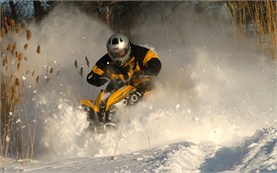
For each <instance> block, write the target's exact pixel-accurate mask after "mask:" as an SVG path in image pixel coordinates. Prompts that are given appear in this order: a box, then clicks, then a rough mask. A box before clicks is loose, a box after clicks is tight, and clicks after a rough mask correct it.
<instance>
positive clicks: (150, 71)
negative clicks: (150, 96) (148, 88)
mask: <svg viewBox="0 0 277 173" xmlns="http://www.w3.org/2000/svg"><path fill="white" fill-rule="evenodd" d="M161 67H162V64H161V61H160V60H159V59H158V58H152V59H150V60H149V61H148V62H147V63H146V64H145V67H144V68H143V74H144V75H149V76H157V75H158V74H159V73H160V71H161Z"/></svg>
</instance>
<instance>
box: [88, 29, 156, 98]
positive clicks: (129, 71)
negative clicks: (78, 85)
mask: <svg viewBox="0 0 277 173" xmlns="http://www.w3.org/2000/svg"><path fill="white" fill-rule="evenodd" d="M106 46H107V51H108V53H106V54H105V55H104V56H103V57H102V58H100V59H99V60H98V61H97V62H96V64H95V65H94V67H93V68H92V71H91V72H90V73H89V74H88V75H87V81H88V83H90V84H91V85H94V86H97V87H99V86H102V85H104V84H105V83H106V82H110V83H109V84H108V86H107V90H108V91H109V92H112V91H113V90H116V89H118V88H120V87H122V86H124V85H127V84H132V79H133V78H134V77H140V76H153V77H155V76H157V75H158V74H159V72H160V70H161V62H160V60H159V59H158V55H157V54H156V53H155V52H153V51H152V50H150V49H148V48H145V47H141V46H138V45H135V44H133V43H132V42H130V41H129V39H128V38H127V37H126V36H125V35H123V34H115V35H112V36H111V37H110V38H109V39H108V41H107V45H106ZM153 86H154V84H153V80H150V81H147V82H143V83H141V84H140V85H138V86H137V87H136V88H137V92H138V95H139V96H143V94H144V93H145V92H146V91H150V90H152V89H153Z"/></svg>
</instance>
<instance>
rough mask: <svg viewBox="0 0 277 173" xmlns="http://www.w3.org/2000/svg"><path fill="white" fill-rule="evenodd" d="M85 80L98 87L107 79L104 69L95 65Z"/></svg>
mask: <svg viewBox="0 0 277 173" xmlns="http://www.w3.org/2000/svg"><path fill="white" fill-rule="evenodd" d="M87 81H88V83H90V84H91V85H94V86H97V87H99V86H102V85H104V84H105V83H106V82H107V81H108V79H107V78H106V77H105V76H104V71H103V70H102V69H100V68H99V67H98V66H97V65H95V66H94V67H93V68H92V70H91V72H90V73H89V74H88V75H87Z"/></svg>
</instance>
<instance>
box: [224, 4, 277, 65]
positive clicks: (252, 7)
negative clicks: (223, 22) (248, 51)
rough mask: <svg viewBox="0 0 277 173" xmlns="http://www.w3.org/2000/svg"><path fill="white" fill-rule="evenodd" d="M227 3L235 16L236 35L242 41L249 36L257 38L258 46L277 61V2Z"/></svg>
mask: <svg viewBox="0 0 277 173" xmlns="http://www.w3.org/2000/svg"><path fill="white" fill-rule="evenodd" d="M227 5H228V7H229V9H230V11H231V14H232V17H233V28H234V29H233V31H234V34H235V37H237V38H238V39H240V40H241V41H242V42H244V41H245V40H246V39H245V38H247V37H249V36H251V37H253V38H255V44H256V47H257V48H260V49H262V50H263V51H264V52H265V53H266V54H267V55H269V56H270V57H272V58H273V59H274V60H275V61H276V60H277V45H276V39H277V37H276V34H277V29H276V25H277V23H276V22H277V21H276V19H277V18H276V15H277V6H276V2H275V1H272V0H264V1H228V2H227ZM235 28H238V29H235Z"/></svg>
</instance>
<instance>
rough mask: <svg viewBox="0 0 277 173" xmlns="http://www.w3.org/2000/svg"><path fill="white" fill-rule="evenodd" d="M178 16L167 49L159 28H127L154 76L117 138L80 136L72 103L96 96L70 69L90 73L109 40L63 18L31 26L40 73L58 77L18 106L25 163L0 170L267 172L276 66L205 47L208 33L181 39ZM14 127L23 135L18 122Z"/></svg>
mask: <svg viewBox="0 0 277 173" xmlns="http://www.w3.org/2000/svg"><path fill="white" fill-rule="evenodd" d="M178 8H180V9H178ZM178 8H177V9H176V11H174V12H172V13H173V14H172V15H168V16H167V20H168V23H167V24H168V25H167V32H168V33H171V34H172V37H171V39H172V40H170V39H166V38H165V34H164V33H165V31H164V28H163V27H158V28H157V27H156V25H159V26H161V24H160V23H158V22H159V20H156V19H155V18H154V19H149V21H146V22H153V21H155V22H157V23H155V24H154V25H153V28H152V25H148V24H147V23H145V24H144V25H141V26H137V27H134V29H133V33H132V34H133V35H132V36H133V38H134V39H135V40H137V41H138V42H141V43H145V44H149V45H151V46H152V45H153V46H154V47H155V50H156V51H157V52H158V54H159V56H160V59H161V61H162V63H163V69H162V71H161V74H160V76H159V82H157V89H156V90H155V91H154V92H153V93H151V94H150V95H149V97H145V99H144V100H143V102H141V103H139V104H138V105H137V106H135V107H130V108H127V109H122V110H120V111H121V112H119V114H120V115H121V116H120V118H121V120H122V124H120V128H121V127H122V132H121V133H120V128H119V129H118V130H114V131H109V132H108V133H106V134H94V133H92V132H91V131H88V130H87V127H88V122H87V121H86V115H85V113H84V112H82V111H81V110H80V109H79V107H80V105H79V103H78V100H79V99H80V98H87V99H92V98H95V97H96V95H97V94H98V93H99V91H100V88H96V87H92V86H90V85H89V84H87V83H86V81H85V78H84V77H81V76H80V75H79V73H78V71H76V70H75V67H74V62H75V60H76V59H78V64H79V66H80V67H81V66H83V67H84V74H87V73H88V71H89V70H91V67H89V68H85V67H86V66H85V65H83V64H85V58H84V57H85V56H88V59H89V60H90V61H91V62H90V64H94V63H95V62H96V61H97V60H98V58H99V57H101V56H102V55H103V52H105V51H106V50H105V47H104V46H103V45H105V41H106V39H105V38H108V37H109V36H110V34H111V33H112V31H111V30H110V29H108V28H107V26H105V25H104V24H101V23H100V22H99V21H97V20H94V19H92V18H90V17H87V16H85V15H84V14H82V13H81V12H78V11H75V10H73V12H74V13H72V14H74V15H72V14H71V13H70V12H68V9H65V11H64V10H62V9H59V10H54V11H53V12H52V13H51V14H50V16H49V18H47V19H46V20H44V21H43V22H42V24H41V25H40V26H30V29H31V30H32V38H36V40H35V42H36V43H39V44H40V45H41V47H42V52H41V55H40V56H41V57H40V58H41V59H43V57H48V58H49V59H47V62H49V63H50V64H48V65H49V66H51V67H52V66H53V68H54V69H55V70H56V71H58V72H59V74H57V75H56V78H55V77H54V76H52V78H51V80H50V81H49V82H48V83H46V82H45V81H41V82H40V86H39V87H30V88H29V89H30V90H28V93H29V95H28V96H27V97H25V103H26V108H25V107H23V106H22V109H24V112H28V115H29V116H30V117H28V118H29V121H28V122H32V123H31V124H30V125H31V127H30V129H31V130H32V129H33V127H34V125H35V124H36V125H37V126H36V136H35V146H34V151H35V152H34V154H35V157H34V159H20V158H19V160H18V159H16V158H15V157H7V158H4V157H1V158H0V163H1V164H0V168H1V170H3V172H34V173H42V172H50V173H51V172H276V171H277V145H276V141H277V140H276V139H277V119H276V105H277V104H276V79H275V78H276V73H277V72H276V71H277V69H276V64H274V63H272V61H271V60H269V58H268V57H266V56H265V55H263V54H262V53H260V52H257V51H256V50H253V49H252V48H249V47H243V46H237V45H236V44H234V43H233V42H232V41H230V42H227V43H228V44H227V43H226V42H225V41H226V40H224V41H222V38H225V37H223V36H222V35H220V32H219V33H217V34H218V37H215V35H214V34H213V36H214V37H213V39H212V40H211V39H210V38H209V37H210V35H211V34H207V32H211V31H210V30H209V29H208V28H206V29H205V31H204V30H202V28H201V27H199V26H197V25H196V26H197V27H195V25H194V24H191V23H189V24H186V25H185V26H186V27H184V28H186V30H185V31H184V30H183V29H182V27H176V25H177V26H179V23H182V22H183V23H185V21H186V20H184V21H182V20H181V19H182V18H181V19H179V18H178V21H176V20H174V18H176V15H179V14H180V13H181V14H183V12H184V11H186V10H183V9H181V8H182V4H180V6H179V7H178ZM70 10H72V9H70ZM71 12H72V11H71ZM154 17H155V16H154ZM180 20H181V21H180ZM176 22H177V24H176ZM60 23H62V24H63V25H62V26H61V25H60ZM76 23H78V25H76ZM145 25H146V26H147V27H145ZM136 29H137V30H136ZM213 29H216V28H213ZM77 31H78V32H77ZM91 31H93V32H94V33H91ZM153 31H155V34H157V35H158V36H157V37H152V34H153ZM213 31H214V30H213ZM216 31H218V30H216ZM195 32H196V33H198V34H195ZM80 33H81V34H80ZM87 33H88V34H87ZM141 33H144V34H141ZM177 33H179V35H178V34H177ZM149 38H152V39H151V40H148V39H149ZM17 39H19V40H20V38H17ZM145 40H146V41H145ZM164 40H167V42H166V43H165V42H164ZM230 40H233V39H230ZM186 41H187V42H186ZM226 44H227V45H226ZM169 46H170V48H169ZM29 47H30V48H31V47H34V48H36V45H32V44H31V43H30V45H29ZM43 48H45V49H43ZM43 50H47V51H46V52H43ZM184 52H185V53H184ZM29 53H30V54H32V53H31V52H29ZM34 57H35V56H34ZM242 57H243V58H242ZM51 62H52V63H51ZM30 63H32V62H30ZM34 63H35V62H34ZM37 64H38V67H37V68H38V69H39V70H40V72H38V73H40V74H41V76H45V77H47V78H48V77H49V76H46V75H45V74H44V72H45V68H44V64H43V62H40V63H37ZM180 69H181V70H180ZM172 76H174V77H172ZM23 77H24V78H23ZM22 79H23V80H24V82H26V86H35V85H34V84H33V83H31V81H32V80H29V79H30V78H29V77H28V76H27V75H26V76H22ZM41 80H43V79H41ZM29 82H30V83H29ZM19 110H20V108H19ZM35 110H36V111H37V112H36V111H35ZM10 114H11V115H13V114H14V113H13V112H10ZM15 120H16V122H17V123H18V124H21V125H22V127H26V126H25V125H26V124H25V123H26V119H25V117H24V116H22V118H17V119H15ZM34 121H35V123H34ZM27 129H28V128H23V130H26V131H27ZM31 134H33V131H31ZM5 140H7V141H10V140H11V139H10V138H9V137H8V136H7V137H6V139H5ZM26 141H28V137H26Z"/></svg>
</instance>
